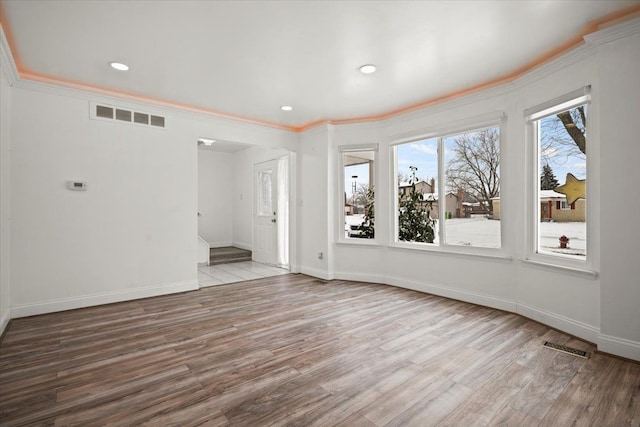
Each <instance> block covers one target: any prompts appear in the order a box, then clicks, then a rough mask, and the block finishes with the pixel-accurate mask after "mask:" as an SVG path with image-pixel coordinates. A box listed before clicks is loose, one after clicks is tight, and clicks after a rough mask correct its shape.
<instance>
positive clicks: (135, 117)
mask: <svg viewBox="0 0 640 427" xmlns="http://www.w3.org/2000/svg"><path fill="white" fill-rule="evenodd" d="M92 105H95V109H93V110H92V111H91V118H94V119H95V118H97V119H108V120H118V121H120V122H128V123H136V124H139V125H146V126H155V127H159V128H164V127H165V125H166V122H165V120H166V119H165V118H164V117H163V116H157V115H153V114H149V113H143V112H139V111H131V110H125V109H124V108H116V107H112V106H109V105H99V104H93V103H92Z"/></svg>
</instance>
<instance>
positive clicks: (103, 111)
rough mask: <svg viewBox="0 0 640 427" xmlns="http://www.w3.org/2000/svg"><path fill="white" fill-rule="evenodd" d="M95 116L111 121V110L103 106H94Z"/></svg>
mask: <svg viewBox="0 0 640 427" xmlns="http://www.w3.org/2000/svg"><path fill="white" fill-rule="evenodd" d="M96 116H97V117H102V118H103V119H113V108H111V107H105V106H104V105H96Z"/></svg>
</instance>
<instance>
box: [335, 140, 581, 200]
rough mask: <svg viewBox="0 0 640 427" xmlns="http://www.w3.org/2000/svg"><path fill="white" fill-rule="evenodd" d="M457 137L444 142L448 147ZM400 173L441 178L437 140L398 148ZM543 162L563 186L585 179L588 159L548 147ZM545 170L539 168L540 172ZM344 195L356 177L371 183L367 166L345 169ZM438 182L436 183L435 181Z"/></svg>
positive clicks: (447, 152)
mask: <svg viewBox="0 0 640 427" xmlns="http://www.w3.org/2000/svg"><path fill="white" fill-rule="evenodd" d="M453 138H454V137H449V138H445V147H447V146H448V145H449V142H450V141H452V139H453ZM397 152H398V156H397V159H398V173H399V174H402V175H403V176H411V170H410V169H409V167H410V166H415V167H417V168H418V169H417V171H416V177H417V178H418V179H422V180H424V181H427V182H429V181H430V179H431V178H437V177H438V139H437V138H428V139H423V140H419V141H414V142H410V143H406V144H400V145H398V146H397ZM449 155H450V151H448V150H446V148H445V164H446V163H447V161H448V160H449V158H450V156H449ZM541 155H543V158H544V160H543V161H542V164H544V162H546V161H548V163H549V166H551V168H552V169H553V172H554V174H555V176H556V179H557V180H558V182H560V184H564V183H565V180H566V176H567V173H569V172H570V173H572V174H573V175H574V176H575V177H576V178H578V179H585V178H586V168H585V166H586V157H585V156H584V155H581V154H578V155H576V154H573V155H569V156H567V155H566V154H563V152H562V151H561V150H560V149H559V147H558V148H556V147H553V146H551V147H549V148H547V149H546V150H545V151H544V152H543V153H541ZM541 167H542V166H540V168H541ZM344 175H345V183H344V191H345V193H346V194H347V198H350V197H351V196H352V184H353V179H352V178H351V177H352V176H353V175H357V176H358V178H356V182H357V185H358V186H360V185H361V184H368V183H369V171H368V165H366V164H365V165H356V166H348V167H346V168H345V174H344ZM436 182H437V179H436Z"/></svg>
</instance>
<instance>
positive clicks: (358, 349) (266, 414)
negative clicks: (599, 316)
mask: <svg viewBox="0 0 640 427" xmlns="http://www.w3.org/2000/svg"><path fill="white" fill-rule="evenodd" d="M547 340H548V341H552V342H555V343H559V344H564V345H568V346H571V347H575V348H579V349H582V350H586V351H589V352H590V353H591V356H590V358H589V359H586V360H585V359H581V358H578V357H575V356H572V355H568V354H564V353H560V352H557V351H553V350H550V349H547V348H543V347H542V344H543V343H544V341H547ZM593 351H594V348H593V346H592V345H590V344H587V343H584V342H582V341H580V340H577V339H574V338H571V337H570V336H567V335H565V334H563V333H560V332H558V331H555V330H552V329H550V328H548V327H546V326H544V325H541V324H539V323H536V322H533V321H530V320H528V319H525V318H523V317H520V316H518V315H515V314H509V313H504V312H501V311H497V310H493V309H490V308H485V307H480V306H476V305H472V304H467V303H463V302H459V301H454V300H449V299H445V298H440V297H436V296H433V295H427V294H422V293H418V292H413V291H409V290H404V289H399V288H393V287H389V286H381V285H374V284H367V283H356V282H345V281H332V282H328V283H325V282H323V281H319V280H315V279H313V278H310V277H307V276H304V275H291V274H290V275H284V276H277V277H270V278H265V279H259V280H254V281H250V282H243V283H236V284H232V285H223V286H216V287H211V288H204V289H200V290H198V291H194V292H188V293H182V294H175V295H168V296H162V297H156V298H149V299H144V300H137V301H129V302H124V303H118V304H111V305H106V306H99V307H93V308H87V309H81V310H74V311H68V312H63V313H55V314H48V315H42V316H36V317H31V318H22V319H16V320H14V321H13V322H12V323H11V324H10V326H9V329H8V331H7V333H6V335H5V338H4V340H3V341H2V343H1V344H0V424H1V425H2V426H16V425H56V426H67V425H82V426H87V425H123V426H125V425H126V426H130V425H157V426H169V425H179V426H195V425H208V426H227V425H234V426H263V425H292V426H332V425H344V426H432V425H439V426H476V425H477V426H487V425H488V426H497V425H513V426H568V425H584V426H624V425H632V426H638V425H640V364H636V363H632V362H628V361H623V360H620V359H617V358H613V357H609V356H606V355H603V354H598V353H595V354H594V353H593Z"/></svg>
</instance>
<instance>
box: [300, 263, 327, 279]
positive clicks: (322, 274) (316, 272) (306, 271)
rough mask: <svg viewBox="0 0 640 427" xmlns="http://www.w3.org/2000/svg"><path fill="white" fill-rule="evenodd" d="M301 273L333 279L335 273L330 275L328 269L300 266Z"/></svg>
mask: <svg viewBox="0 0 640 427" xmlns="http://www.w3.org/2000/svg"><path fill="white" fill-rule="evenodd" d="M300 273H302V274H306V275H307V276H313V277H317V278H318V279H322V280H333V275H330V274H329V273H328V272H327V271H326V270H319V269H317V268H312V267H305V266H300Z"/></svg>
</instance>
